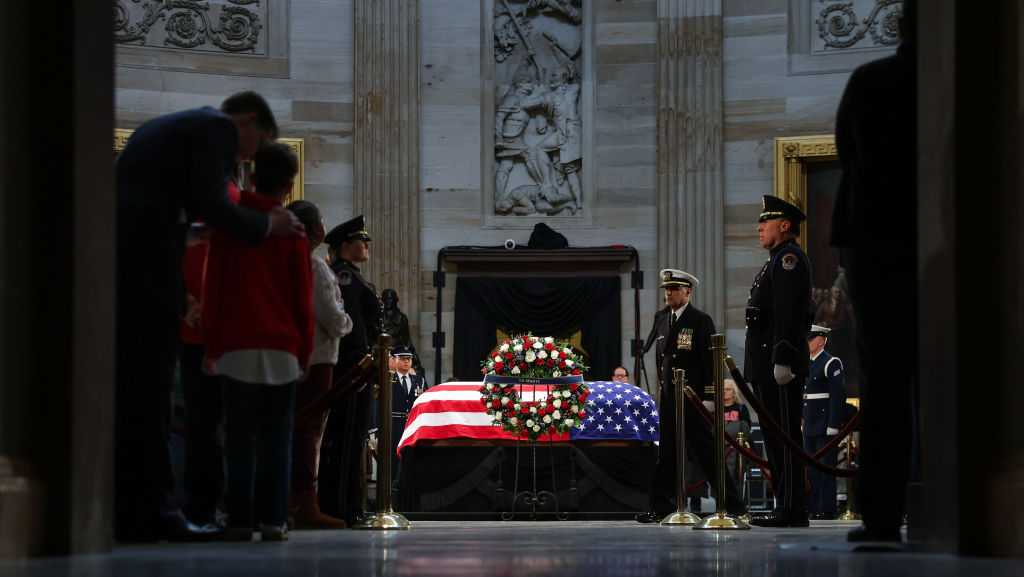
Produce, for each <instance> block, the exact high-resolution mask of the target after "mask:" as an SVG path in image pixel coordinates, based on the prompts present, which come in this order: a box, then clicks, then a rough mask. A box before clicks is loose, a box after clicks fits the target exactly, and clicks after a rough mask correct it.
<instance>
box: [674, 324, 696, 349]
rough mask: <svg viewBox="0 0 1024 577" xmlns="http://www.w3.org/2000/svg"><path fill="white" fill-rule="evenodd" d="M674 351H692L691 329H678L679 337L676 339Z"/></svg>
mask: <svg viewBox="0 0 1024 577" xmlns="http://www.w3.org/2000/svg"><path fill="white" fill-rule="evenodd" d="M676 349H677V350H680V351H689V350H692V349H693V329H679V336H677V337H676Z"/></svg>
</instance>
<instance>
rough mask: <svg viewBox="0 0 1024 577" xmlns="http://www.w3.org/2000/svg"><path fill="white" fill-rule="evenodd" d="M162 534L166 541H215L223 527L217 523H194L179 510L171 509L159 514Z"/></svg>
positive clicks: (222, 532)
mask: <svg viewBox="0 0 1024 577" xmlns="http://www.w3.org/2000/svg"><path fill="white" fill-rule="evenodd" d="M160 523H161V525H162V529H163V534H164V536H165V537H167V540H168V541H174V542H195V541H216V540H218V539H220V538H221V536H222V535H223V534H224V527H223V526H221V525H219V524H217V523H206V524H203V525H196V524H195V523H193V522H191V521H189V520H188V519H187V518H185V515H184V514H183V513H182V512H181V511H173V512H170V513H165V514H163V515H161V516H160Z"/></svg>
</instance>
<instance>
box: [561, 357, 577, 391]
mask: <svg viewBox="0 0 1024 577" xmlns="http://www.w3.org/2000/svg"><path fill="white" fill-rule="evenodd" d="M562 366H563V367H564V366H565V363H562ZM579 389H580V386H579V385H578V384H576V383H573V384H571V385H569V390H570V391H572V392H574V393H575V392H576V391H578V390H579Z"/></svg>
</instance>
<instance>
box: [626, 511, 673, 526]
mask: <svg viewBox="0 0 1024 577" xmlns="http://www.w3.org/2000/svg"><path fill="white" fill-rule="evenodd" d="M664 517H665V516H664V515H659V514H658V513H655V512H654V511H648V512H646V513H637V514H636V515H635V516H634V517H633V518H634V519H636V522H637V523H644V524H651V523H660V522H661V520H662V519H663V518H664Z"/></svg>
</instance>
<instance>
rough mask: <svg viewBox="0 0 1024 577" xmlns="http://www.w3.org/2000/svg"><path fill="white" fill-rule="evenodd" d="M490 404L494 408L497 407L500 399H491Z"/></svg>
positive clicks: (499, 404)
mask: <svg viewBox="0 0 1024 577" xmlns="http://www.w3.org/2000/svg"><path fill="white" fill-rule="evenodd" d="M491 406H492V407H494V408H495V409H497V408H498V407H500V406H501V400H499V399H494V400H493V401H491Z"/></svg>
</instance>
